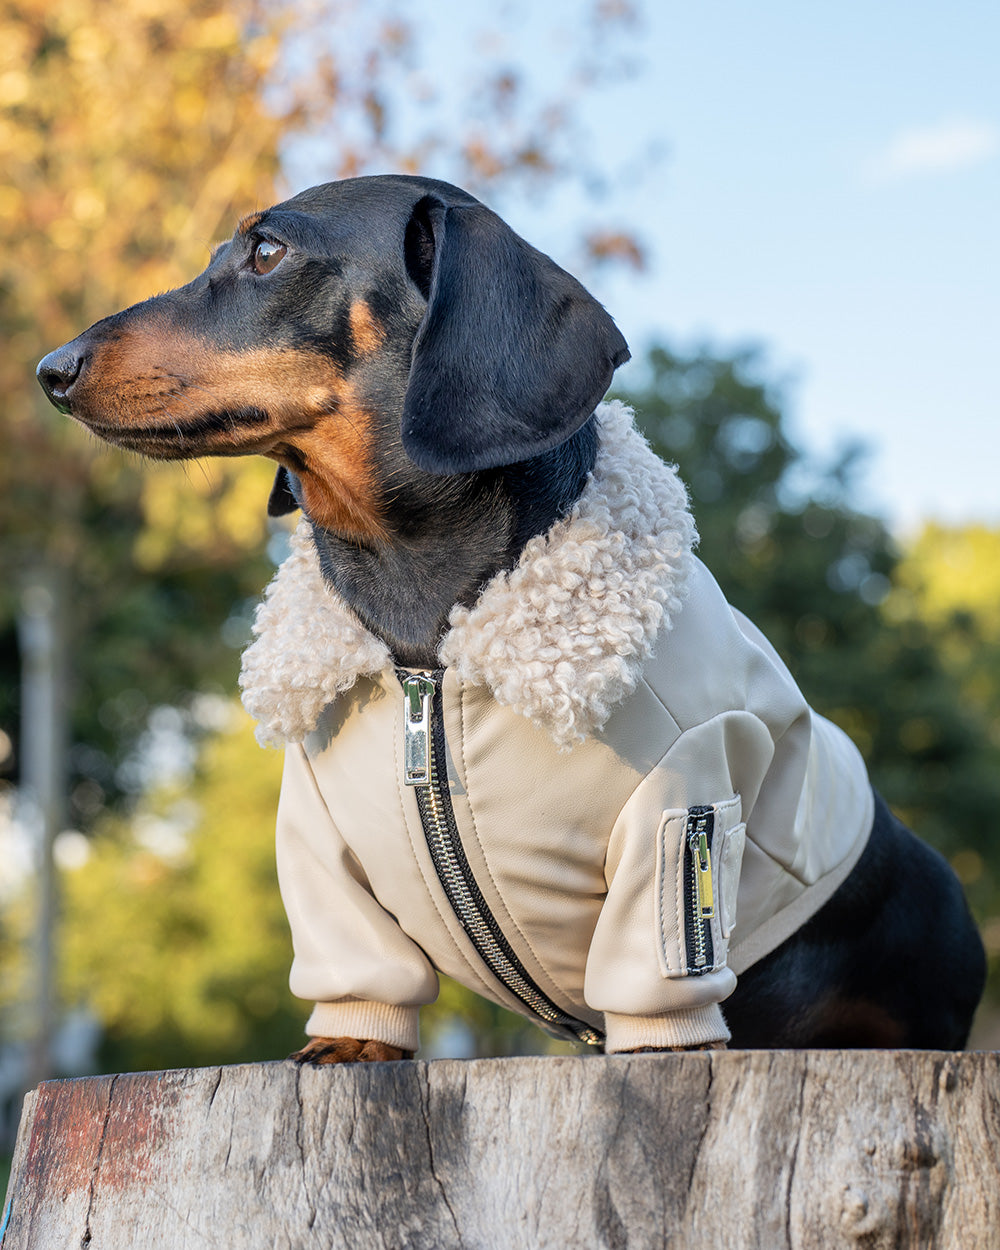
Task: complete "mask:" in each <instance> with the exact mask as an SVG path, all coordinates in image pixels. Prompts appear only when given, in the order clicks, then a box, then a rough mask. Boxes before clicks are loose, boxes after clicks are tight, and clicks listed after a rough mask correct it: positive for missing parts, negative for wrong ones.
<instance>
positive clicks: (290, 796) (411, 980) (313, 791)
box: [277, 745, 438, 1050]
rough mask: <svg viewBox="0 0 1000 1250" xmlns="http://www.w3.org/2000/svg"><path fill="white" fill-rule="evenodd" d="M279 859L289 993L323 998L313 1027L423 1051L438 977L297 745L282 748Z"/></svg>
mask: <svg viewBox="0 0 1000 1250" xmlns="http://www.w3.org/2000/svg"><path fill="white" fill-rule="evenodd" d="M277 858H278V881H279V885H280V888H281V896H282V900H283V902H284V905H285V910H286V912H287V914H288V922H289V924H290V926H291V930H292V945H293V947H294V951H295V958H294V961H293V963H292V972H291V977H290V984H291V989H292V993H293V994H295V995H296V996H297V997H299V998H304V999H309V1000H313V1001H315V1003H316V1007H315V1009H314V1011H313V1013H312V1016H311V1017H310V1019H309V1022H308V1024H307V1025H306V1032H307V1033H308V1034H310V1035H312V1036H314V1037H355V1038H363V1039H372V1040H375V1041H380V1042H385V1043H386V1044H387V1045H391V1046H399V1047H401V1048H402V1049H403V1050H416V1048H417V1045H418V1042H419V1038H418V1032H417V1017H418V1013H419V1009H420V1007H421V1006H422V1005H423V1004H425V1003H430V1002H433V1001H434V999H435V998H436V997H437V993H438V981H437V974H436V973H435V971H434V969H433V968H432V966H431V964H430V961H429V960H428V959H427V956H426V955H425V954H424V952H423V951H422V950H421V949H420V947H419V946H417V944H416V943H415V942H413V941H412V940H411V939H410V938H409V937H407V936H406V934H405V933H403V931H402V930H401V929H400V928H399V926H398V925H397V923H396V921H395V920H394V918H393V917H392V916H391V915H390V914H389V913H388V912H387V911H385V909H384V908H382V907H381V906H380V905H379V903H378V902H377V901H376V899H375V897H374V895H373V894H372V891H371V888H370V886H369V884H368V881H367V879H366V877H365V874H364V872H363V871H362V869H361V866H360V864H359V863H358V861H357V859H356V858H355V856H354V855H353V853H352V852H351V850H350V848H349V847H348V846H347V844H346V843H345V841H344V839H343V838H342V836H341V834H340V832H339V830H338V829H337V827H336V825H335V824H334V822H333V819H332V818H331V816H330V812H329V810H328V808H327V806H326V803H325V802H324V801H323V797H322V795H321V793H320V791H319V787H318V786H317V784H316V778H315V776H314V775H313V770H312V767H311V765H310V763H309V759H308V756H307V754H306V752H305V750H304V748H303V747H302V746H300V745H294V746H289V747H288V748H287V750H286V752H285V773H284V779H283V781H282V788H281V800H280V802H279V805H278V821H277Z"/></svg>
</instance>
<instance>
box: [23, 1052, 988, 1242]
mask: <svg viewBox="0 0 1000 1250" xmlns="http://www.w3.org/2000/svg"><path fill="white" fill-rule="evenodd" d="M9 1197H10V1206H9V1211H8V1215H7V1231H6V1234H5V1236H4V1237H3V1239H2V1250H51V1248H52V1247H61V1246H92V1247H93V1248H94V1250H161V1248H162V1247H170V1250H188V1248H190V1250H195V1248H196V1247H197V1248H198V1250H201V1248H202V1247H204V1246H209V1245H216V1246H225V1247H226V1248H227V1250H261V1247H265V1246H267V1247H273V1248H279V1250H291V1248H293V1247H294V1250H311V1248H312V1247H316V1248H317V1250H318V1248H320V1247H321V1248H322V1250H337V1248H340V1247H343V1248H344V1250H348V1248H349V1250H368V1248H369V1247H370V1248H371V1250H390V1248H391V1250H403V1248H405V1247H412V1248H413V1250H449V1248H450V1247H462V1248H463V1250H542V1248H544V1247H552V1248H553V1250H565V1247H567V1246H579V1247H588V1248H589V1247H615V1248H624V1247H628V1250H639V1248H641V1247H649V1248H650V1250H664V1247H669V1248H670V1250H686V1248H687V1247H691V1248H692V1250H693V1248H697V1250H714V1248H715V1247H720V1248H721V1247H724V1248H725V1250H750V1248H754V1250H786V1248H788V1250H792V1248H794V1250H827V1248H828V1247H841V1246H843V1247H858V1246H863V1247H865V1248H866V1250H875V1248H881V1247H885V1248H886V1250H888V1248H889V1247H914V1248H917V1247H919V1248H920V1250H955V1247H962V1250H980V1248H981V1250H987V1248H990V1250H992V1248H994V1247H996V1246H998V1245H1000V1055H997V1054H995V1053H989V1052H983V1053H977V1054H940V1053H934V1052H926V1051H924V1052H918V1051H896V1052H894V1051H852V1052H849V1051H811V1052H805V1051H799V1052H794V1051H757V1052H738V1051H731V1052H716V1053H707V1052H702V1053H691V1054H678V1055H636V1056H615V1057H600V1056H595V1057H592V1058H565V1059H564V1058H530V1059H528V1058H526V1059H484V1060H474V1061H468V1062H463V1061H456V1060H440V1061H437V1062H433V1063H422V1062H416V1063H391V1064H389V1063H383V1064H351V1065H345V1066H342V1067H334V1068H318V1069H317V1068H304V1069H299V1068H297V1067H296V1066H295V1065H293V1064H291V1063H273V1064H256V1065H248V1066H245V1067H235V1068H211V1069H201V1070H187V1071H178V1072H167V1073H152V1074H145V1075H133V1076H114V1077H94V1078H90V1079H87V1080H79V1081H58V1082H52V1083H50V1084H47V1085H43V1086H42V1087H41V1089H39V1090H37V1091H35V1092H33V1093H31V1094H29V1095H28V1098H27V1099H26V1102H25V1108H24V1114H23V1117H22V1122H21V1128H20V1132H19V1134H18V1145H17V1150H16V1154H15V1157H14V1169H13V1173H12V1178H11V1185H10V1195H9Z"/></svg>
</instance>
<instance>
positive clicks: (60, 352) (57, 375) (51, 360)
mask: <svg viewBox="0 0 1000 1250" xmlns="http://www.w3.org/2000/svg"><path fill="white" fill-rule="evenodd" d="M84 359H85V357H84V355H83V353H82V352H80V351H78V350H77V348H76V347H75V346H74V345H73V344H72V343H67V344H66V345H65V346H63V347H57V348H56V350H55V351H54V352H49V354H48V355H47V356H46V357H45V358H44V360H41V361H40V362H39V365H38V368H37V369H36V370H35V376H36V377H37V378H38V381H39V382H40V383H41V387H42V390H43V391H44V392H45V394H46V395H48V397H49V399H50V400H51V401H52V402H53V403H54V404H55V406H56V407H57V408H58V409H59V411H60V412H66V413H68V412H69V410H70V401H69V392H70V390H71V389H72V386H73V383H74V382H75V381H76V380H77V378H78V377H79V376H80V373H81V371H82V370H83V363H84Z"/></svg>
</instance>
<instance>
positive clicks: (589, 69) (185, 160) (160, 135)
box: [0, 0, 641, 1036]
mask: <svg viewBox="0 0 1000 1250" xmlns="http://www.w3.org/2000/svg"><path fill="white" fill-rule="evenodd" d="M514 8H515V9H519V10H520V11H521V12H522V14H523V13H526V12H528V11H529V9H530V6H528V5H526V4H520V5H517V4H515V6H514ZM401 12H405V5H403V4H401V3H398V2H397V0H372V3H370V4H367V5H365V6H363V7H362V6H358V5H356V4H354V3H352V2H351V0H315V2H313V3H309V4H302V5H298V6H295V8H294V10H285V9H283V8H282V7H281V6H278V5H275V4H273V3H270V0H230V2H229V3H223V2H222V0H193V3H190V4H187V5H183V6H177V5H170V4H168V3H166V0H121V3H119V4H117V5H115V6H114V7H113V9H112V8H111V7H109V6H108V5H107V4H103V3H101V0H18V2H17V3H14V4H8V5H5V6H0V160H2V162H3V167H4V174H5V178H4V183H3V185H2V186H0V225H2V227H3V229H4V236H5V246H4V248H3V250H2V252H0V333H2V334H3V338H4V343H5V350H4V352H3V353H2V354H0V452H2V455H0V525H2V527H3V530H4V533H5V571H6V572H7V574H8V576H7V577H6V578H5V579H4V582H3V584H2V585H0V778H5V777H6V778H11V779H12V778H14V777H15V776H16V774H17V770H18V767H19V766H20V765H21V764H22V763H23V762H24V760H25V754H26V753H25V751H24V750H23V749H21V748H22V747H23V745H24V743H23V742H22V741H21V740H20V739H19V714H20V711H21V709H20V707H19V699H18V683H17V676H18V669H19V666H20V667H29V666H25V665H22V664H21V662H22V660H23V659H24V658H25V656H24V653H23V651H22V652H20V653H19V648H18V642H17V631H16V629H15V624H14V622H15V617H16V616H17V615H18V612H19V611H20V614H21V616H22V619H24V618H34V617H38V618H39V619H41V620H45V621H47V622H48V624H52V622H56V623H58V624H59V625H62V626H64V628H62V629H61V630H60V631H50V633H51V634H52V636H53V637H54V638H55V641H56V644H57V645H58V646H60V647H61V648H62V654H60V655H57V656H55V657H54V658H53V662H52V663H50V664H48V665H47V669H48V672H49V687H50V688H49V689H48V690H47V691H43V692H41V693H42V694H43V695H44V698H38V699H36V702H39V703H44V702H47V703H48V704H50V705H56V707H57V710H58V705H65V704H67V703H68V704H70V705H71V717H72V724H71V727H70V731H69V733H68V734H64V733H63V732H62V730H61V729H58V731H57V732H54V733H52V734H50V735H49V738H50V741H49V744H48V747H47V748H45V750H43V751H42V754H45V753H46V751H47V753H48V755H49V757H50V759H49V761H48V766H47V767H46V768H44V769H42V770H41V771H42V772H46V773H48V775H49V781H50V782H52V783H53V784H51V785H49V786H48V791H49V793H48V795H47V796H43V795H41V786H40V785H39V784H38V778H37V777H35V778H33V779H32V783H33V784H34V787H35V789H36V791H38V793H37V794H36V797H42V798H45V799H46V801H45V802H42V803H40V804H39V808H40V809H43V810H44V812H45V816H44V819H43V822H42V823H43V824H44V825H45V827H46V829H47V835H46V837H47V838H49V839H50V838H51V836H52V835H53V833H54V832H55V830H56V829H57V828H58V827H60V826H61V825H62V824H63V823H64V822H68V823H71V824H73V825H75V826H77V827H79V828H88V827H90V826H91V825H92V824H94V822H95V821H97V820H99V819H100V818H101V817H102V813H103V812H104V811H105V809H106V806H107V805H108V804H109V803H111V804H114V803H116V802H117V801H118V800H119V799H120V798H121V797H122V795H123V794H124V795H125V796H126V797H132V798H134V797H135V796H136V795H139V794H141V793H142V791H143V787H144V786H146V785H148V784H149V778H150V764H151V761H153V752H152V750H151V744H152V743H153V742H154V740H156V738H157V734H156V732H155V727H154V726H153V724H152V721H154V720H155V719H156V718H157V717H160V720H161V722H162V720H163V716H162V714H161V711H160V710H158V709H162V708H165V707H166V708H170V707H173V708H181V709H189V708H190V707H192V706H193V697H194V693H195V692H197V691H199V690H204V689H206V688H208V689H212V688H218V689H231V688H232V684H233V679H234V676H235V660H236V654H235V646H236V645H238V643H239V642H240V641H242V638H243V636H244V635H245V633H246V613H247V604H248V602H249V600H250V598H251V596H253V595H254V593H255V592H256V591H257V590H258V589H259V587H260V586H261V584H262V583H263V581H264V580H265V578H266V566H267V559H266V556H265V554H264V546H265V541H266V531H265V528H264V515H263V502H264V500H265V498H266V493H267V490H268V486H269V482H270V477H271V472H272V468H273V466H271V465H269V464H268V463H267V462H265V461H261V462H259V463H255V462H250V461H246V462H238V463H228V462H224V461H216V462H210V463H207V464H205V465H196V466H193V467H190V468H184V467H181V466H177V465H158V466H157V465H144V466H142V468H141V469H140V468H139V466H137V465H136V464H135V463H134V462H133V461H132V460H130V459H129V458H127V457H125V456H123V455H121V454H119V453H117V452H114V451H112V450H111V449H109V448H107V447H105V446H103V445H100V446H99V445H96V444H94V443H92V442H90V441H88V440H87V439H86V437H85V436H84V435H83V434H82V433H81V432H80V431H79V430H78V429H76V428H74V427H73V426H72V425H71V423H70V422H67V421H66V420H65V419H63V418H60V417H58V416H57V415H56V414H55V413H54V412H53V411H52V410H51V409H50V408H49V407H48V405H47V404H46V403H45V402H44V400H43V398H42V395H41V392H40V390H39V389H38V388H37V386H36V385H35V382H34V378H33V372H34V365H35V362H36V361H37V360H38V359H39V358H40V356H42V355H43V354H44V353H45V352H46V351H47V350H49V349H51V348H52V347H53V346H55V345H57V344H58V343H60V342H61V341H63V340H65V339H68V338H70V337H72V336H73V335H75V334H76V333H78V332H79V331H80V330H81V329H82V328H83V327H84V326H86V325H87V324H88V323H89V322H91V321H93V320H94V319H96V318H98V317H100V316H104V315H106V314H108V313H110V312H113V311H116V310H117V309H119V308H121V307H123V306H124V305H127V304H129V303H132V302H134V301H135V300H137V299H140V298H143V297H146V296H148V295H149V294H151V293H152V292H154V291H156V290H158V289H163V288H165V287H169V286H173V285H176V284H177V283H178V282H181V281H184V280H186V279H187V278H189V277H190V276H192V275H193V274H194V273H196V272H197V271H198V270H200V269H201V268H202V267H203V265H204V262H205V260H206V258H207V252H208V248H209V247H210V245H211V244H212V243H213V242H215V241H217V240H218V239H219V238H222V237H225V236H228V235H229V234H230V232H231V230H232V227H233V225H234V223H235V221H236V220H238V218H239V217H240V216H241V215H242V214H243V213H244V212H246V211H248V210H250V209H253V208H255V207H259V206H261V205H262V204H265V203H268V202H272V201H273V200H274V199H276V198H278V197H279V196H280V194H282V193H283V192H284V191H285V190H286V189H287V187H286V186H285V185H284V184H283V183H282V182H281V179H280V178H279V166H280V163H281V161H282V159H284V160H286V161H287V160H290V159H292V158H293V157H294V159H293V160H292V165H293V168H294V169H295V173H296V177H297V179H299V180H301V181H308V182H320V181H323V180H324V179H327V178H335V177H343V176H348V175H351V174H355V173H364V172H375V171H377V170H381V169H391V168H397V169H404V170H405V169H417V168H418V167H424V168H426V167H427V166H428V165H429V164H434V165H435V166H436V170H435V172H438V173H440V174H442V175H444V176H450V177H452V178H454V180H456V181H464V182H466V183H467V184H468V185H469V186H470V187H473V188H474V189H476V190H478V191H480V192H486V193H489V192H490V191H491V189H494V188H497V187H500V186H502V185H504V184H505V183H509V182H511V181H512V180H516V181H518V182H519V184H520V185H522V186H526V187H527V186H534V187H542V186H548V185H551V184H552V183H554V182H556V181H558V180H560V179H564V178H565V177H567V176H568V175H569V173H570V171H571V170H580V171H583V176H587V171H590V172H591V174H592V173H593V167H592V165H591V163H590V162H589V160H587V159H586V157H585V155H584V141H583V137H582V135H581V132H580V129H579V127H578V126H577V124H576V119H575V116H574V106H575V101H578V100H579V98H580V96H581V93H583V92H585V91H592V90H593V89H594V88H595V86H596V85H600V84H601V83H603V82H605V81H607V72H608V67H609V66H611V67H612V69H611V72H612V73H614V72H617V71H616V70H615V69H614V68H613V62H614V57H613V56H612V55H611V48H612V45H613V40H612V39H611V38H610V36H611V35H613V33H614V32H615V31H620V32H625V33H626V34H628V33H630V31H631V23H632V21H633V18H634V14H633V12H632V8H631V6H630V5H629V4H627V3H619V4H615V5H607V4H605V3H604V2H603V0H592V2H591V3H588V4H587V5H585V6H584V7H583V9H582V10H581V13H580V15H579V16H580V19H581V20H580V21H579V23H578V24H577V25H575V26H574V29H573V30H572V31H569V32H567V31H563V32H562V46H561V49H560V57H559V63H560V67H561V70H560V72H559V73H553V72H551V67H550V69H549V70H548V71H547V75H548V76H547V80H546V82H545V83H544V89H543V90H538V89H537V87H538V84H536V83H529V82H528V81H527V80H526V78H525V75H524V74H523V73H522V72H520V71H519V70H518V69H517V68H515V66H514V60H515V58H516V52H517V50H516V47H515V46H513V45H512V44H511V43H510V42H509V41H508V42H506V43H504V42H503V41H501V42H500V43H496V42H493V43H492V44H491V45H490V46H489V47H487V46H486V45H485V44H483V43H482V42H480V43H479V44H478V46H477V51H476V53H475V55H473V56H472V57H470V62H469V67H468V70H467V71H466V72H465V76H464V78H462V77H461V76H460V75H459V73H458V72H457V67H456V73H454V74H449V76H448V83H447V87H448V88H449V89H450V88H452V87H453V86H454V85H455V83H457V82H459V81H460V80H461V92H462V93H464V94H463V96H462V98H461V99H460V100H458V101H457V102H456V100H455V99H451V98H449V99H446V98H445V96H446V91H445V86H446V84H444V83H443V82H435V81H434V80H433V78H432V76H430V75H428V74H427V73H426V72H424V71H422V70H421V69H420V67H419V62H420V57H419V47H420V40H421V38H423V37H424V29H423V27H422V26H421V27H418V26H416V25H415V24H410V23H408V22H407V21H406V20H404V19H403V18H402V17H401V16H400V13H401ZM507 16H509V14H508V15H507ZM463 20H465V19H464V18H463ZM488 24H489V23H487V24H486V26H487V27H488ZM485 29H486V27H483V28H482V29H481V30H480V34H482V33H483V30H485ZM598 36H600V39H598ZM596 46H600V61H601V72H600V73H594V72H593V70H594V62H595V61H596V60H597V59H598V58H597V57H596V56H595V54H594V52H593V51H592V49H593V48H594V47H596ZM561 75H563V76H561ZM446 112H447V117H448V126H445V125H444V124H443V122H442V118H443V117H444V116H445V113H446ZM454 116H459V117H461V118H463V122H462V125H461V126H460V127H459V128H458V129H457V130H456V129H455V127H454V124H453V118H454ZM305 135H309V136H310V137H311V142H310V143H309V144H305V143H304V141H301V140H302V136H305ZM296 137H298V138H299V140H300V141H299V142H297V143H296V142H295V140H296ZM613 226H614V228H613V229H612V228H610V227H609V226H608V224H607V223H601V222H592V223H590V229H591V233H592V236H593V238H594V239H595V240H598V242H600V240H601V239H606V238H608V237H614V238H616V239H617V244H616V249H614V250H613V251H610V250H609V248H608V245H607V244H606V243H602V244H601V246H600V247H599V246H597V245H596V244H595V245H594V246H590V245H589V244H585V245H584V247H583V252H584V255H588V254H589V255H592V256H594V257H595V258H598V259H603V258H604V256H605V255H620V256H622V257H626V256H628V255H629V246H628V243H629V240H628V236H627V235H625V234H623V233H621V231H620V230H619V229H618V227H619V223H613ZM602 249H603V250H602ZM640 258H641V249H640V248H639V246H638V244H635V246H634V247H633V248H632V251H631V256H630V257H629V259H630V263H636V261H637V260H638V259H640ZM22 636H25V637H26V636H27V635H26V634H24V632H23V631H22ZM39 667H42V666H39ZM60 674H68V675H69V688H68V689H63V688H62V685H63V684H65V683H62V682H61V679H60V676H59V675H60ZM35 694H36V695H37V694H39V692H38V691H37V690H36V691H35ZM196 721H197V717H196V716H193V715H190V714H187V713H185V714H184V715H182V716H181V717H180V719H179V720H178V719H177V718H176V717H175V729H176V728H177V727H178V726H179V728H180V730H182V731H183V730H185V729H190V728H192V727H196ZM182 736H183V734H182V733H178V732H175V733H174V734H173V746H174V747H175V748H177V747H178V746H181V745H182V743H181V742H180V739H181V738H182ZM63 737H68V739H69V742H70V750H69V757H68V763H67V762H66V761H64V760H62V759H60V758H58V757H59V747H60V740H61V739H62V738H63ZM160 737H161V738H162V737H163V735H162V734H160ZM168 737H169V735H168ZM36 771H37V770H36ZM63 773H68V774H69V775H68V778H67V786H66V789H67V793H68V799H69V802H68V803H63V802H61V801H60V802H58V803H56V802H49V801H48V799H49V798H51V797H52V792H53V791H59V792H60V793H59V794H58V796H57V797H58V798H59V799H60V800H61V799H62V794H61V790H62V788H63V786H62V781H61V774H63ZM22 780H23V779H22ZM0 797H2V796H0ZM45 862H47V856H46V855H44V854H43V855H42V856H41V863H43V864H44V863H45ZM0 867H2V866H0ZM43 893H44V890H43ZM3 920H4V918H3V917H0V924H2V923H3ZM47 927H48V925H47V924H44V925H43V926H42V928H43V929H45V928H47ZM2 954H3V953H2V952H0V955H2ZM4 957H5V956H4ZM42 962H43V963H44V959H43V960H42ZM7 971H8V970H7V969H6V968H0V982H8V981H9V980H10V978H9V977H7V975H6V973H7ZM45 1031H46V1030H45V1028H44V1027H42V1028H41V1029H40V1036H44V1034H45Z"/></svg>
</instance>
